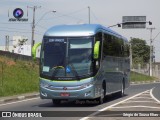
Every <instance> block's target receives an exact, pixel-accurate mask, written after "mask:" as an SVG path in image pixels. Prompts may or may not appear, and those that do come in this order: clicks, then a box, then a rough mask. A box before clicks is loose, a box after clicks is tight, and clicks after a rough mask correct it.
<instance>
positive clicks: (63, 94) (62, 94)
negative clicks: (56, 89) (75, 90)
mask: <svg viewBox="0 0 160 120" xmlns="http://www.w3.org/2000/svg"><path fill="white" fill-rule="evenodd" d="M61 96H65V97H68V96H70V94H69V93H61Z"/></svg>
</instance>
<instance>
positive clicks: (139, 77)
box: [130, 71, 156, 82]
mask: <svg viewBox="0 0 160 120" xmlns="http://www.w3.org/2000/svg"><path fill="white" fill-rule="evenodd" d="M130 79H131V82H138V81H153V80H155V79H156V78H155V77H151V76H148V75H143V74H140V73H137V72H133V71H132V72H131V75H130Z"/></svg>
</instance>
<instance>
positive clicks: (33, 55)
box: [32, 43, 42, 60]
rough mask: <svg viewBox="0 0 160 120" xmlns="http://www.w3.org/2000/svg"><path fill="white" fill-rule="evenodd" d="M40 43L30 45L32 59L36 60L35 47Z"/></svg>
mask: <svg viewBox="0 0 160 120" xmlns="http://www.w3.org/2000/svg"><path fill="white" fill-rule="evenodd" d="M41 44H42V43H37V44H35V45H34V46H33V47H32V57H33V59H34V60H36V51H37V48H38V47H39V46H40V45H41Z"/></svg>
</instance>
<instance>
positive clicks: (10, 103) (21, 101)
mask: <svg viewBox="0 0 160 120" xmlns="http://www.w3.org/2000/svg"><path fill="white" fill-rule="evenodd" d="M39 98H40V97H37V98H32V99H26V100H21V101H16V102H10V103H6V104H0V106H4V105H10V104H15V103H20V102H25V101H31V100H35V99H39Z"/></svg>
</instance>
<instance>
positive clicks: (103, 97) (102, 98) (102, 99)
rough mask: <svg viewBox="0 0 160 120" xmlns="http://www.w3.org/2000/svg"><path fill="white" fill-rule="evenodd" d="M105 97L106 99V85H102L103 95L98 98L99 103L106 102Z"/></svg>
mask: <svg viewBox="0 0 160 120" xmlns="http://www.w3.org/2000/svg"><path fill="white" fill-rule="evenodd" d="M104 99H105V87H104V86H102V89H101V96H100V97H99V98H98V103H99V104H103V103H104Z"/></svg>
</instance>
